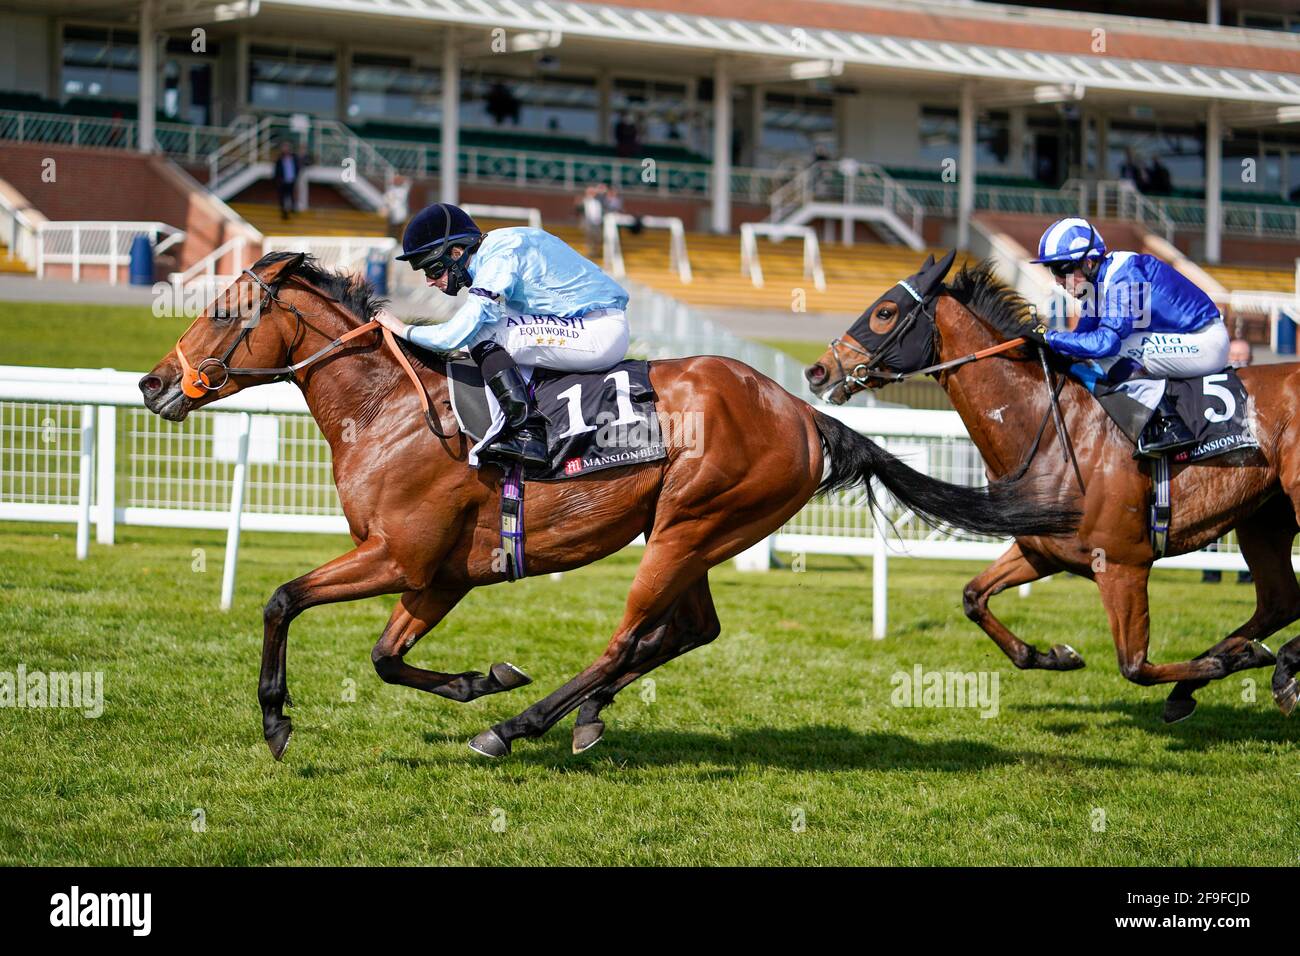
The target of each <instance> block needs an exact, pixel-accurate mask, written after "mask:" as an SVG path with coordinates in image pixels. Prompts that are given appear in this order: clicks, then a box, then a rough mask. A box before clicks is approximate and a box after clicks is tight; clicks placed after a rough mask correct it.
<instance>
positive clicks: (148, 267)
mask: <svg viewBox="0 0 1300 956" xmlns="http://www.w3.org/2000/svg"><path fill="white" fill-rule="evenodd" d="M131 285H153V243H152V242H150V241H149V237H148V236H136V237H135V238H134V239H132V240H131Z"/></svg>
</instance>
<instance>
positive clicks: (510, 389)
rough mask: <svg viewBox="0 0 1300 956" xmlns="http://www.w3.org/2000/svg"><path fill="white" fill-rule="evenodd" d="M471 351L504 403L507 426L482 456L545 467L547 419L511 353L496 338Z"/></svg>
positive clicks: (490, 389) (491, 387)
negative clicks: (530, 392)
mask: <svg viewBox="0 0 1300 956" xmlns="http://www.w3.org/2000/svg"><path fill="white" fill-rule="evenodd" d="M470 355H471V357H472V358H473V359H474V361H475V362H476V363H477V364H478V367H479V370H480V371H481V372H482V373H483V381H484V382H486V383H487V387H488V390H489V391H491V392H492V394H493V396H495V398H496V400H497V404H498V405H500V406H501V414H502V415H504V416H505V420H506V423H505V427H504V428H503V429H502V430H501V434H500V435H498V436H497V439H496V441H494V442H493V443H492V444H491V445H489V446H488V447H487V448H485V449H484V450H483V455H482V457H484V458H487V459H489V460H495V461H504V462H509V463H514V462H519V463H521V464H522V465H523V466H524V467H525V468H534V469H544V468H546V467H547V465H548V464H549V461H548V460H547V457H546V422H545V421H544V420H543V419H542V416H541V414H540V413H539V412H538V411H537V407H536V406H535V405H534V404H533V400H532V398H531V397H530V396H529V394H528V383H527V382H525V381H524V377H523V375H521V374H520V372H519V366H518V365H516V364H515V360H514V359H513V358H511V357H510V353H509V352H507V351H506V350H505V349H503V348H502V347H501V346H499V345H497V344H496V343H495V342H484V343H481V344H479V345H476V346H474V348H472V349H470Z"/></svg>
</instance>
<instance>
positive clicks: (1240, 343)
mask: <svg viewBox="0 0 1300 956" xmlns="http://www.w3.org/2000/svg"><path fill="white" fill-rule="evenodd" d="M1251 358H1252V356H1251V348H1250V343H1249V342H1247V341H1246V340H1245V339H1243V338H1235V339H1233V340H1232V341H1231V342H1229V343H1228V365H1230V366H1231V367H1232V368H1245V367H1246V366H1248V365H1249V364H1250V361H1251ZM1211 548H1212V549H1213V550H1218V542H1217V541H1216V542H1215V543H1214V544H1213V545H1211ZM1222 580H1223V572H1221V571H1202V572H1201V583H1203V584H1218V583H1219V582H1220V581H1222ZM1254 581H1255V578H1254V576H1253V575H1252V574H1251V573H1250V572H1249V571H1238V572H1237V583H1238V584H1253V583H1254Z"/></svg>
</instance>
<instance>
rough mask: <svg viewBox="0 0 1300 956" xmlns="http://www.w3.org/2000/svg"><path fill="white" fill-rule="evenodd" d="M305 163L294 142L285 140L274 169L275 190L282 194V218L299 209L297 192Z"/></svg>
mask: <svg viewBox="0 0 1300 956" xmlns="http://www.w3.org/2000/svg"><path fill="white" fill-rule="evenodd" d="M303 165H304V164H303V160H302V157H301V156H299V155H298V154H297V153H295V152H294V151H293V144H292V143H290V142H289V141H288V140H283V141H282V142H281V143H280V155H279V157H277V158H276V160H275V169H274V175H275V190H276V192H277V193H279V195H280V218H281V219H288V218H289V214H290V213H293V212H297V211H298V200H297V192H298V185H299V181H300V180H301V179H302V170H303Z"/></svg>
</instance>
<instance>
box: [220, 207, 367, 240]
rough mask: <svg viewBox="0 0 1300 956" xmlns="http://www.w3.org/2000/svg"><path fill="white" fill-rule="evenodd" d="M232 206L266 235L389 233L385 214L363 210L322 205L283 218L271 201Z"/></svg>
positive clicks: (363, 234) (359, 234) (365, 234)
mask: <svg viewBox="0 0 1300 956" xmlns="http://www.w3.org/2000/svg"><path fill="white" fill-rule="evenodd" d="M231 208H232V209H234V210H235V212H237V213H239V215H241V216H243V217H244V219H246V220H247V221H248V222H249V224H250V225H252V226H253V228H255V229H257V230H258V231H259V232H261V233H262V235H264V236H386V235H388V223H387V222H386V221H385V219H384V217H383V216H381V215H378V214H376V213H373V212H363V211H362V210H360V209H343V208H336V207H320V208H314V209H308V210H306V211H304V212H296V213H294V214H293V215H292V216H291V217H290V218H289V219H281V218H280V207H279V206H275V205H272V204H270V203H233V204H231Z"/></svg>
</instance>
